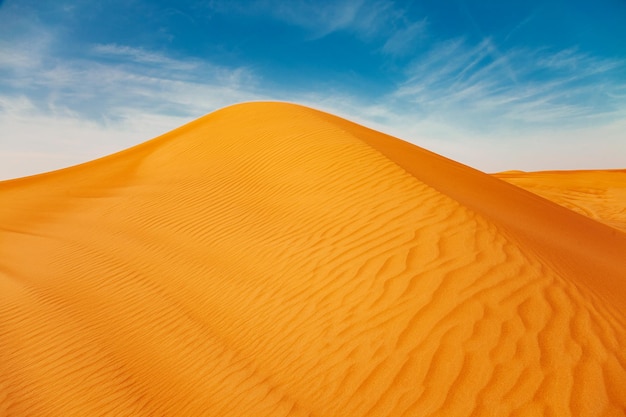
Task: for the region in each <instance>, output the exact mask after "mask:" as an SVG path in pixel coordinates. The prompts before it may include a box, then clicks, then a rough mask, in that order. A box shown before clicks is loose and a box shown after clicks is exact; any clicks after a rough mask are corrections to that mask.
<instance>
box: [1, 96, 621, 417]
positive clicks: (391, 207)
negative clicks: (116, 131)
mask: <svg viewBox="0 0 626 417" xmlns="http://www.w3.org/2000/svg"><path fill="white" fill-rule="evenodd" d="M0 200H1V202H2V204H0V358H1V359H0V415H1V414H5V415H50V416H52V415H55V416H56V415H116V414H119V415H146V416H148V415H220V416H299V415H302V416H304V415H309V416H417V415H434V416H483V415H484V416H487V415H489V416H491V415H497V416H513V415H558V416H565V415H583V416H609V415H615V416H618V415H625V410H626V393H624V390H623V389H622V387H624V386H626V349H625V346H626V317H625V314H624V311H626V310H625V309H624V307H625V306H626V291H625V289H626V288H625V286H626V284H625V281H626V277H625V275H626V273H625V272H624V268H623V265H624V264H623V254H624V253H626V234H624V233H621V232H619V231H617V230H615V229H613V228H610V227H608V226H606V225H604V224H601V223H598V222H596V221H594V220H592V219H589V218H587V217H583V216H580V215H579V214H577V213H574V212H572V211H570V210H567V209H565V208H563V207H561V206H559V205H557V204H554V203H552V202H550V201H547V200H545V199H543V198H540V197H538V196H536V195H534V194H532V193H529V192H527V191H524V190H522V189H520V188H518V187H515V186H513V185H510V184H507V183H505V182H503V181H501V180H499V179H497V178H493V177H490V176H489V175H486V174H483V173H480V172H478V171H475V170H472V169H471V168H468V167H465V166H463V165H461V164H458V163H455V162H453V161H450V160H447V159H445V158H443V157H440V156H438V155H435V154H432V153H430V152H428V151H425V150H423V149H420V148H418V147H415V146H413V145H410V144H408V143H406V142H402V141H400V140H398V139H395V138H392V137H389V136H387V135H384V134H381V133H379V132H375V131H372V130H369V129H367V128H364V127H361V126H358V125H355V124H353V123H351V122H348V121H346V120H343V119H340V118H337V117H335V116H332V115H328V114H325V113H321V112H318V111H315V110H311V109H308V108H304V107H300V106H296V105H290V104H283V103H250V104H243V105H237V106H232V107H228V108H226V109H223V110H220V111H218V112H215V113H212V114H210V115H207V116H205V117H203V118H201V119H199V120H197V121H195V122H192V123H190V124H188V125H186V126H184V127H182V128H179V129H177V130H175V131H173V132H170V133H168V134H166V135H164V136H162V137H159V138H157V139H154V140H152V141H150V142H147V143H145V144H143V145H140V146H137V147H135V148H131V149H129V150H127V151H124V152H121V153H118V154H115V155H112V156H110V157H107V158H103V159H101V160H97V161H94V162H91V163H87V164H83V165H80V166H76V167H73V168H69V169H65V170H61V171H56V172H53V173H49V174H44V175H40V176H34V177H29V178H25V179H21V180H13V181H7V182H4V183H0Z"/></svg>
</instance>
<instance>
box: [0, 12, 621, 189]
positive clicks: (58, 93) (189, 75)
mask: <svg viewBox="0 0 626 417" xmlns="http://www.w3.org/2000/svg"><path fill="white" fill-rule="evenodd" d="M624 39H626V1H624V0H596V1H594V2H589V1H582V0H569V1H565V0H546V1H532V0H531V1H516V0H514V1H509V2H503V1H495V0H450V1H435V0H424V1H419V2H417V1H391V0H379V1H367V0H336V1H330V2H326V1H308V0H293V1H288V2H287V1H279V0H251V1H245V2H244V1H240V2H237V1H227V0H208V1H199V0H183V1H177V2H165V1H148V0H124V1H122V0H111V1H108V2H95V1H92V0H56V1H50V0H5V1H0V80H1V81H0V179H2V178H11V177H17V176H22V175H29V174H34V173H38V172H43V171H47V170H51V169H56V168H61V167H64V166H68V165H72V164H75V163H79V162H84V161H87V160H90V159H93V158H96V157H100V156H104V155H106V154H109V153H112V152H115V151H118V150H121V149H124V148H127V147H130V146H132V145H135V144H137V143H141V142H143V141H145V140H148V139H151V138H152V137H154V136H157V135H159V134H161V133H164V132H166V131H168V130H171V129H173V128H175V127H177V126H179V125H181V124H183V123H186V122H188V121H191V120H193V119H195V118H197V117H200V116H202V115H203V114H206V113H208V112H211V111H213V110H216V109H218V108H221V107H223V106H226V105H229V104H233V103H237V102H242V101H250V100H282V101H291V102H297V103H301V104H305V105H309V106H312V107H315V108H319V109H322V110H326V111H330V112H332V113H335V114H338V115H341V116H344V117H347V118H349V119H351V120H354V121H357V122H359V123H362V124H365V125H367V126H370V127H372V128H375V129H377V130H381V131H384V132H386V133H390V134H393V135H395V136H398V137H400V138H402V139H405V140H408V141H411V142H413V143H415V144H417V145H419V146H422V147H425V148H427V149H430V150H432V151H434V152H437V153H440V154H443V155H445V156H447V157H450V158H452V159H455V160H457V161H460V162H462V163H465V164H467V165H470V166H473V167H475V168H478V169H481V170H483V171H487V172H495V171H501V170H507V169H522V170H541V169H585V168H626V133H625V132H626V44H625V43H624Z"/></svg>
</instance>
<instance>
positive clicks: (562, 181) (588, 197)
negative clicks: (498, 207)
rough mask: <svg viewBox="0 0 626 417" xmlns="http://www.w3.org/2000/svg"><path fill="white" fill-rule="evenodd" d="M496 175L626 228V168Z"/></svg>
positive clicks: (564, 204)
mask: <svg viewBox="0 0 626 417" xmlns="http://www.w3.org/2000/svg"><path fill="white" fill-rule="evenodd" d="M495 176H496V177H498V178H501V179H503V180H505V181H508V182H510V183H511V184H515V185H517V186H518V187H522V188H524V189H526V190H528V191H532V192H533V193H536V194H539V195H540V196H542V197H544V198H547V199H549V200H552V201H554V202H555V203H558V204H560V205H562V206H564V207H567V208H569V209H571V210H574V211H576V212H578V213H580V214H584V215H585V216H589V217H591V218H593V219H596V220H598V221H601V222H603V223H606V224H608V225H609V226H613V227H615V228H617V229H620V230H622V231H624V232H626V169H623V170H610V171H608V170H605V171H600V170H597V171H545V172H519V171H512V172H502V173H499V174H495Z"/></svg>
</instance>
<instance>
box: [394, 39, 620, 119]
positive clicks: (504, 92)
mask: <svg viewBox="0 0 626 417" xmlns="http://www.w3.org/2000/svg"><path fill="white" fill-rule="evenodd" d="M495 51H497V52H495ZM625 64H626V63H625V62H622V61H619V60H611V59H600V58H594V57H591V56H589V55H586V54H584V53H581V52H578V51H577V50H575V49H569V50H564V51H556V52H552V51H549V50H546V49H537V50H529V49H521V48H515V49H510V50H507V51H504V52H500V50H499V49H498V48H497V47H496V46H495V45H494V41H493V40H492V39H489V38H487V39H484V40H483V41H482V42H480V43H479V44H476V45H469V44H468V43H467V42H466V41H465V40H463V39H455V40H450V41H447V42H442V43H440V44H438V45H436V46H435V47H433V48H432V50H431V51H430V53H428V54H426V55H425V56H423V57H420V58H417V59H416V60H415V62H414V63H413V64H412V65H411V66H410V68H409V69H408V71H407V79H406V80H405V81H404V82H402V83H401V84H400V85H399V86H398V88H397V89H396V90H395V91H394V92H393V93H392V95H391V97H392V98H393V99H396V100H398V101H399V102H408V103H412V104H413V109H414V111H415V114H416V116H417V117H428V116H430V115H434V114H438V115H441V116H443V117H446V118H448V121H449V122H450V123H452V122H453V121H454V123H455V124H459V123H461V124H462V125H463V124H465V126H467V127H468V128H477V127H479V126H478V124H480V125H482V126H483V127H484V128H494V127H498V125H503V124H504V125H507V126H508V125H510V124H511V123H513V124H516V125H518V126H519V125H520V124H524V123H541V124H542V125H544V126H555V125H560V126H562V127H567V126H564V124H565V125H572V126H573V125H576V124H577V123H581V122H584V119H590V118H597V117H598V116H602V115H603V114H606V115H610V114H611V113H612V112H614V111H615V110H617V109H623V108H624V107H625V106H626V103H625V102H624V100H623V99H619V98H618V97H615V96H613V97H612V96H611V95H610V94H611V92H613V91H619V90H621V89H623V88H624V86H625V85H626V80H624V79H623V78H620V77H619V72H616V73H613V71H615V70H621V71H622V72H623V71H624V69H625V68H626V67H625ZM489 123H491V126H489Z"/></svg>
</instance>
